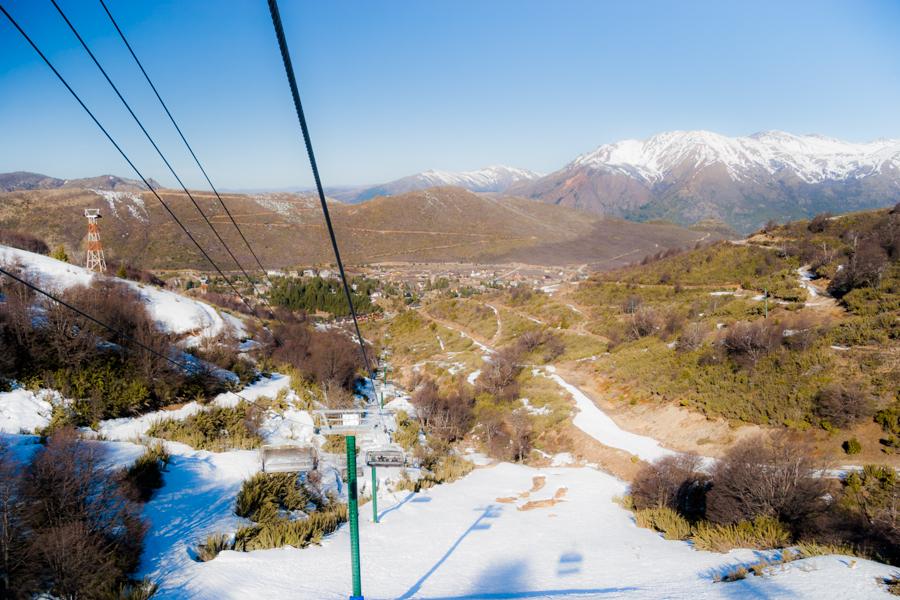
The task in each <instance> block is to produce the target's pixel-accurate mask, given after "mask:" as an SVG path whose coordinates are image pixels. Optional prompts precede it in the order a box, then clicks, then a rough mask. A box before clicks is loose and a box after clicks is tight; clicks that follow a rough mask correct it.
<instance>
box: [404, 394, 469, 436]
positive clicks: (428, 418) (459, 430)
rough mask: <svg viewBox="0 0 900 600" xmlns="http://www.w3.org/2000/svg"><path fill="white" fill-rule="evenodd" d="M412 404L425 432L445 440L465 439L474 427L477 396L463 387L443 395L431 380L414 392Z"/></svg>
mask: <svg viewBox="0 0 900 600" xmlns="http://www.w3.org/2000/svg"><path fill="white" fill-rule="evenodd" d="M412 403H413V406H415V407H416V414H417V415H418V416H419V419H420V420H421V422H422V426H423V427H424V428H425V431H426V432H427V433H428V434H430V435H433V436H436V437H437V438H439V439H441V440H443V441H444V442H453V441H455V440H458V439H461V438H462V437H464V436H465V435H466V433H468V431H469V428H470V427H471V424H472V406H473V405H474V399H473V398H472V397H471V396H469V395H467V394H466V392H465V390H464V389H463V388H462V387H461V386H460V387H459V388H458V389H457V390H455V391H454V392H453V393H452V394H450V395H449V396H443V395H441V393H440V391H439V390H438V387H437V384H436V383H435V382H434V381H433V380H431V379H428V380H426V381H425V382H424V383H422V384H421V385H419V387H418V388H416V390H415V392H413V396H412Z"/></svg>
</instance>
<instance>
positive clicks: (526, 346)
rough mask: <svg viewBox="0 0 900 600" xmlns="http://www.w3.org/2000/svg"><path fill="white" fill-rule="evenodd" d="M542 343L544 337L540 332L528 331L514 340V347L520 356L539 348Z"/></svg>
mask: <svg viewBox="0 0 900 600" xmlns="http://www.w3.org/2000/svg"><path fill="white" fill-rule="evenodd" d="M543 341H544V336H543V335H542V333H541V332H540V331H536V330H533V329H532V330H529V331H526V332H525V333H522V334H521V335H519V337H518V338H516V347H517V349H518V350H519V352H520V353H521V354H527V353H529V352H531V351H532V350H534V349H535V348H537V347H538V346H540V345H541V344H542V343H543Z"/></svg>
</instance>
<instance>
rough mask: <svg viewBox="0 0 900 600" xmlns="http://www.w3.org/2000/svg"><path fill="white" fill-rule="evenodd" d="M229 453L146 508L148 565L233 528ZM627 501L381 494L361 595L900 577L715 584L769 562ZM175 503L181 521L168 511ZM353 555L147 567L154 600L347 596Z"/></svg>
mask: <svg viewBox="0 0 900 600" xmlns="http://www.w3.org/2000/svg"><path fill="white" fill-rule="evenodd" d="M228 454H230V455H234V456H233V457H232V459H230V460H228V461H227V462H223V457H220V456H211V457H207V458H204V459H203V460H198V461H196V462H195V463H194V464H192V465H190V466H188V467H187V468H185V469H182V468H180V467H181V466H182V465H183V464H184V463H183V462H182V459H181V458H179V459H178V460H176V462H175V464H174V466H173V469H172V470H173V473H171V474H169V475H167V478H166V481H167V485H166V487H165V488H164V489H163V490H162V492H161V493H160V495H159V496H158V497H157V498H156V499H154V500H152V501H151V502H150V503H149V504H148V506H147V514H148V515H149V516H150V517H151V519H153V521H154V529H153V530H152V531H151V534H150V537H149V539H148V544H149V545H150V549H151V550H150V552H148V553H149V554H152V552H153V550H154V549H160V548H161V547H165V544H164V542H165V541H166V540H176V539H180V538H181V537H182V536H187V537H188V538H197V535H198V533H199V532H198V530H197V528H198V525H202V526H203V527H206V528H207V529H211V530H214V529H216V527H220V526H222V525H227V524H231V525H234V524H235V518H234V517H233V515H231V516H229V513H230V509H231V505H230V504H229V503H228V502H226V501H225V499H224V497H225V496H228V495H231V494H233V493H236V490H237V487H238V481H239V479H240V477H241V476H242V475H244V474H245V473H246V472H247V470H249V469H250V465H249V464H247V463H244V462H243V460H242V455H243V454H244V453H228ZM242 470H243V471H244V473H242ZM536 476H543V477H544V478H545V484H544V486H543V488H542V489H540V490H539V491H536V492H531V493H530V494H529V495H528V497H520V496H521V495H522V494H523V493H524V492H526V491H528V490H530V489H531V488H532V486H533V485H534V477H536ZM562 489H564V490H566V491H565V492H564V496H563V498H562V501H561V502H558V503H557V504H555V505H554V506H543V507H538V508H534V509H531V510H524V509H525V508H526V506H527V505H526V503H527V502H529V501H532V500H549V499H551V498H553V496H554V495H560V492H559V490H562ZM624 492H625V484H624V483H622V482H621V481H619V480H617V479H615V478H613V477H612V476H610V475H607V474H604V473H602V472H599V471H596V470H593V469H587V468H582V469H565V468H553V469H544V470H536V469H532V468H529V467H524V466H520V465H512V464H507V463H503V464H499V465H496V466H494V467H487V468H479V469H476V471H475V472H473V473H472V474H471V475H469V476H468V477H466V478H465V479H463V480H461V481H458V482H456V483H453V484H450V485H443V486H438V487H436V488H432V489H431V490H429V491H428V492H427V493H421V494H412V493H401V494H398V495H394V498H393V499H392V500H389V499H388V498H387V497H382V500H381V503H380V507H381V508H382V510H381V522H380V523H378V524H375V523H373V522H372V520H371V512H370V511H371V505H364V506H363V507H361V510H360V513H361V519H360V540H361V542H360V543H361V564H362V583H363V592H364V594H365V597H366V598H371V599H379V598H395V599H408V598H441V599H451V598H455V599H464V598H465V599H469V598H471V599H475V598H547V599H552V598H578V599H586V598H629V599H651V598H652V599H658V598H672V599H678V598H684V599H688V598H690V599H695V598H701V599H702V598H710V599H712V598H722V599H728V598H810V599H815V598H828V597H840V598H859V599H864V598H888V597H890V596H889V594H888V593H887V592H885V591H884V590H883V589H882V588H880V587H879V586H878V584H877V583H876V580H875V578H876V577H885V576H887V575H889V574H890V573H891V572H892V571H893V569H891V568H890V567H887V566H885V565H880V564H878V563H873V562H870V561H863V560H859V561H857V562H855V563H853V562H851V561H852V559H849V558H847V557H840V556H826V557H817V558H813V559H805V560H802V561H796V562H793V563H790V564H788V565H786V566H785V567H784V568H783V569H781V568H779V569H778V570H776V571H775V572H774V573H773V574H771V575H768V576H765V577H750V578H748V579H746V580H744V581H739V582H734V583H714V582H713V576H714V575H715V574H717V573H722V572H724V571H725V570H727V569H728V568H730V567H732V566H734V565H737V564H749V563H751V562H754V561H755V560H758V557H759V555H761V554H766V555H774V553H760V552H754V551H749V550H739V551H733V552H731V553H729V554H717V553H711V552H699V551H696V550H693V549H692V548H691V547H690V545H689V544H688V543H686V542H673V541H666V540H663V539H662V538H661V537H660V536H659V535H657V534H655V533H653V532H651V531H649V530H646V529H639V528H638V527H637V526H636V525H635V524H634V523H633V521H632V518H631V516H630V513H628V512H627V511H625V510H624V509H622V508H621V507H619V506H618V505H617V504H616V503H615V502H614V501H613V497H614V496H615V495H617V494H622V493H624ZM179 498H181V499H183V506H184V509H185V510H183V511H182V510H176V509H175V508H174V506H175V505H176V504H177V503H178V500H179ZM510 499H511V501H510ZM162 519H166V520H167V523H163V522H161V520H162ZM203 527H200V529H202V528H203ZM158 531H161V532H163V533H157V532H158ZM349 558H350V541H349V534H348V530H347V527H346V526H345V527H342V528H341V529H340V530H339V531H338V532H336V533H335V534H333V535H332V536H330V537H328V538H326V539H325V540H324V541H323V543H322V545H321V546H312V547H310V548H306V549H303V550H297V549H293V548H280V549H273V550H260V551H255V552H250V553H241V552H231V551H229V552H223V553H222V554H220V555H219V556H218V557H217V558H216V559H214V560H212V561H210V562H207V563H197V562H194V561H192V560H191V559H190V557H189V555H188V553H187V552H184V551H180V552H175V553H174V554H170V555H169V557H168V559H167V560H160V559H159V557H151V558H150V559H149V560H148V561H145V567H146V573H147V574H148V575H150V576H152V577H159V576H165V579H164V581H163V585H162V589H161V590H160V592H159V593H158V595H157V598H159V599H160V600H168V599H171V600H176V599H177V600H182V599H185V598H192V599H197V600H213V599H215V600H220V599H221V600H225V599H235V600H237V599H242V600H245V599H248V598H253V599H256V598H260V599H262V598H265V599H271V600H279V599H289V598H290V599H296V598H310V599H323V600H327V599H332V598H333V599H338V598H346V597H347V596H348V595H349V591H350V587H351V585H350V584H351V582H350V565H349ZM851 566H855V568H851ZM835 594H837V596H836V595H835Z"/></svg>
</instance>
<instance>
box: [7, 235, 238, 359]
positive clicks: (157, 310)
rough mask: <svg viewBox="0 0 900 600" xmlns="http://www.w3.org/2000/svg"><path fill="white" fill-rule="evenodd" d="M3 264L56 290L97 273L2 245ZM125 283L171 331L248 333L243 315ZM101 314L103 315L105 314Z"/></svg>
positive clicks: (210, 334) (205, 334)
mask: <svg viewBox="0 0 900 600" xmlns="http://www.w3.org/2000/svg"><path fill="white" fill-rule="evenodd" d="M0 264H4V265H8V266H10V267H13V266H20V267H22V269H23V271H24V274H25V276H26V277H27V278H28V279H30V280H33V281H35V282H36V283H37V284H38V285H42V286H46V287H47V288H49V289H48V291H55V292H59V291H63V290H65V289H67V288H70V287H74V286H77V285H90V283H91V282H92V281H93V280H94V277H96V275H95V274H93V273H91V272H90V271H88V270H87V269H84V268H82V267H79V266H76V265H71V264H69V263H66V262H62V261H58V260H56V259H53V258H50V257H49V256H44V255H42V254H35V253H33V252H27V251H25V250H19V249H17V248H10V247H9V246H2V245H0ZM125 283H127V285H129V286H131V287H132V288H133V289H134V290H135V291H136V292H137V293H138V294H139V295H140V296H141V298H142V299H143V301H144V303H145V304H146V306H147V310H148V311H149V313H150V316H151V317H152V318H153V319H154V320H155V321H156V322H157V323H158V325H159V327H160V328H161V329H162V330H164V331H166V332H167V333H173V334H175V335H182V334H187V333H190V334H193V335H194V336H199V337H214V336H217V335H219V334H221V333H223V332H226V331H229V330H230V331H232V332H234V335H235V336H236V337H243V336H246V331H245V329H244V325H243V322H242V321H241V320H240V319H238V318H236V317H233V316H231V315H227V314H225V313H221V312H219V311H218V310H217V309H215V308H213V307H212V306H210V305H209V304H206V303H205V302H200V301H199V300H194V299H193V298H188V297H186V296H181V295H179V294H176V293H174V292H170V291H167V290H163V289H159V288H156V287H153V286H150V285H143V284H139V283H135V282H133V281H127V282H125ZM100 317H101V318H102V315H100ZM193 341H194V342H197V341H199V338H193Z"/></svg>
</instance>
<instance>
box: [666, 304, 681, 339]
mask: <svg viewBox="0 0 900 600" xmlns="http://www.w3.org/2000/svg"><path fill="white" fill-rule="evenodd" d="M684 321H685V319H684V315H682V314H681V313H679V312H678V311H675V310H670V311H669V312H667V313H666V314H665V316H664V317H663V320H662V334H663V337H665V338H670V337H672V336H674V335H675V334H676V333H678V332H679V331H681V330H682V329H683V328H684Z"/></svg>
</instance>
